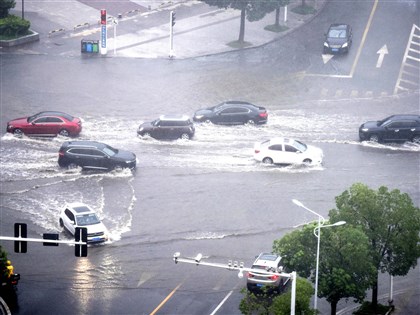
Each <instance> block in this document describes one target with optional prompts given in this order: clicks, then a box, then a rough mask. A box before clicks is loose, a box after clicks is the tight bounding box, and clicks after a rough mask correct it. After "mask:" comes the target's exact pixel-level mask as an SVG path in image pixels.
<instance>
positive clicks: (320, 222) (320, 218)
mask: <svg viewBox="0 0 420 315" xmlns="http://www.w3.org/2000/svg"><path fill="white" fill-rule="evenodd" d="M292 202H293V203H294V204H295V205H297V206H299V207H301V208H303V209H306V210H308V211H309V212H311V213H313V214H315V215H317V216H318V226H317V227H316V228H315V229H314V235H315V236H316V238H317V239H318V240H317V248H316V267H315V298H314V309H315V310H317V309H318V270H319V246H320V243H321V228H323V227H331V226H339V225H343V224H346V221H338V222H336V223H333V224H327V225H324V223H325V218H324V217H323V216H322V215H320V214H318V213H316V212H315V211H313V210H311V209H309V208H308V207H306V206H305V205H304V204H303V203H301V202H300V201H299V200H296V199H292ZM317 232H318V233H317Z"/></svg>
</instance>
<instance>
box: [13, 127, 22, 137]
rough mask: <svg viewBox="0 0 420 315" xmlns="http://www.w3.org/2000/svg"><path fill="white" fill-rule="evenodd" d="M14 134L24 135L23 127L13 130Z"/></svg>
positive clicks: (17, 135)
mask: <svg viewBox="0 0 420 315" xmlns="http://www.w3.org/2000/svg"><path fill="white" fill-rule="evenodd" d="M13 135H14V136H16V137H19V138H20V137H22V136H23V131H22V129H19V128H18V129H15V130H13Z"/></svg>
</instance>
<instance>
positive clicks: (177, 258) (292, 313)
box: [173, 252, 297, 315]
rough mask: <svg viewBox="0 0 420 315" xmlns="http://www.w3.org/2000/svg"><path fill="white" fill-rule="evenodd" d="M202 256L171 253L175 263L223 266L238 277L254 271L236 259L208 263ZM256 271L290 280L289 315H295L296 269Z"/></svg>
mask: <svg viewBox="0 0 420 315" xmlns="http://www.w3.org/2000/svg"><path fill="white" fill-rule="evenodd" d="M202 258H203V255H202V254H198V255H197V256H195V257H194V258H190V257H181V254H180V253H179V252H176V253H175V254H174V255H173V260H174V262H175V264H177V263H179V262H183V263H187V264H195V265H197V266H198V265H203V266H209V267H216V268H223V269H227V270H239V273H238V277H239V278H242V277H243V276H244V274H243V273H244V271H245V272H250V271H253V272H256V270H255V269H251V268H247V267H244V263H243V262H240V263H239V264H238V262H237V261H234V262H233V263H232V261H229V262H228V263H227V264H221V263H209V262H205V261H201V259H202ZM258 273H261V274H266V275H276V276H279V277H283V278H287V279H288V280H291V281H292V290H291V291H292V292H291V293H292V294H291V300H290V315H295V305H296V277H297V274H296V271H293V272H291V273H286V272H271V271H266V270H264V269H258Z"/></svg>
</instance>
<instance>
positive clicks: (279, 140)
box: [265, 137, 295, 145]
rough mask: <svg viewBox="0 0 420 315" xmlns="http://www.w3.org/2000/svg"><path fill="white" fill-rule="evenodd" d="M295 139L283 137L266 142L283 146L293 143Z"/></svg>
mask: <svg viewBox="0 0 420 315" xmlns="http://www.w3.org/2000/svg"><path fill="white" fill-rule="evenodd" d="M293 141H295V140H293V139H289V138H283V137H275V138H271V139H270V140H268V141H265V142H266V143H267V144H270V145H271V144H283V143H292V142H293Z"/></svg>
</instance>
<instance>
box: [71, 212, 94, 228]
mask: <svg viewBox="0 0 420 315" xmlns="http://www.w3.org/2000/svg"><path fill="white" fill-rule="evenodd" d="M76 220H77V225H79V226H82V225H92V224H98V223H100V221H99V219H98V217H97V216H96V214H94V213H88V214H81V215H78V216H76Z"/></svg>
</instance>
